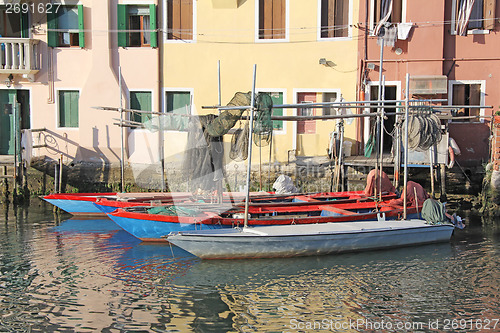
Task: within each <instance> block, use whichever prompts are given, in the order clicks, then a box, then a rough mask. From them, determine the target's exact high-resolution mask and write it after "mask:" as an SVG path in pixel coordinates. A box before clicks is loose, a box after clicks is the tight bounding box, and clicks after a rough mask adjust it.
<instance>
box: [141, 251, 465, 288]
mask: <svg viewBox="0 0 500 333" xmlns="http://www.w3.org/2000/svg"><path fill="white" fill-rule="evenodd" d="M142 244H148V243H142ZM174 248H175V246H174ZM164 255H166V256H167V257H168V258H169V257H170V253H169V251H165V252H164ZM454 255H455V253H454V251H453V246H452V245H450V243H438V244H426V245H421V246H418V247H405V248H395V249H385V250H378V251H367V252H350V253H341V254H338V255H326V256H315V257H295V258H288V259H287V260H283V259H281V258H267V259H262V260H248V259H239V260H198V261H196V262H195V263H194V264H193V266H192V267H191V268H190V269H189V271H188V272H186V274H184V275H182V276H179V277H178V278H177V279H176V281H175V283H176V285H178V286H179V287H196V286H199V287H201V286H205V287H207V286H212V287H213V286H225V285H232V286H238V285H241V286H246V285H248V284H249V283H250V284H258V285H261V284H264V285H266V284H269V283H272V282H273V281H275V282H276V281H282V280H283V279H285V280H286V281H292V280H295V279H301V278H303V277H307V276H315V275H318V273H320V272H321V273H322V275H321V276H323V275H325V274H326V275H341V276H353V275H356V274H362V272H365V273H366V274H369V272H370V271H372V270H373V268H374V267H377V268H378V271H380V269H382V270H383V269H384V268H385V269H390V270H393V269H394V267H401V268H402V269H403V268H404V269H407V268H408V267H413V269H416V270H419V269H422V270H427V269H428V266H436V267H440V266H441V265H442V264H441V263H442V262H444V261H446V260H448V259H449V258H450V257H452V256H454ZM391 266H392V268H391ZM221 272H224V274H221Z"/></svg>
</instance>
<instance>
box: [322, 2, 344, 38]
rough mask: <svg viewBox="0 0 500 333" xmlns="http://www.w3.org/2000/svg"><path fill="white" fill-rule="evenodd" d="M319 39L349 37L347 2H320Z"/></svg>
mask: <svg viewBox="0 0 500 333" xmlns="http://www.w3.org/2000/svg"><path fill="white" fill-rule="evenodd" d="M320 13H321V38H334V37H349V0H321V9H320Z"/></svg>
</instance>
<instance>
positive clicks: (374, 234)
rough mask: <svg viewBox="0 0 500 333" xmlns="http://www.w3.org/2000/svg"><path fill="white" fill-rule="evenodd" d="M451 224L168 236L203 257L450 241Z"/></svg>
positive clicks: (357, 225) (316, 227) (327, 251)
mask: <svg viewBox="0 0 500 333" xmlns="http://www.w3.org/2000/svg"><path fill="white" fill-rule="evenodd" d="M453 229H454V226H453V225H452V224H440V225H430V224H427V223H426V221H424V220H420V219H409V220H402V221H385V220H379V221H372V222H337V223H322V224H314V225H285V226H283V225H280V226H264V227H256V228H232V229H220V230H195V231H181V232H176V233H170V234H169V235H167V236H165V237H166V238H167V240H168V241H169V242H170V243H172V244H174V245H176V246H178V247H180V248H182V249H184V250H186V251H188V252H190V253H192V254H194V255H195V256H197V257H200V258H202V259H241V258H271V257H296V256H297V257H298V256H312V255H324V254H330V253H340V252H354V251H365V250H373V249H383V248H392V247H401V246H410V245H418V244H428V243H437V242H446V241H449V240H450V237H451V235H452V233H453Z"/></svg>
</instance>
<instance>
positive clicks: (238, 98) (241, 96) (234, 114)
mask: <svg viewBox="0 0 500 333" xmlns="http://www.w3.org/2000/svg"><path fill="white" fill-rule="evenodd" d="M245 105H250V93H242V92H237V93H236V94H234V96H233V98H232V99H231V101H230V102H229V103H227V106H245ZM243 112H245V110H226V111H224V112H221V114H220V115H219V116H218V117H217V118H215V119H214V120H213V121H212V122H210V123H209V124H207V128H206V130H207V132H208V134H210V135H211V136H222V135H224V134H226V133H227V132H229V130H230V129H231V128H233V126H234V125H235V124H236V122H237V121H238V120H240V118H241V115H242V114H243Z"/></svg>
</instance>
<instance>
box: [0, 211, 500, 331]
mask: <svg viewBox="0 0 500 333" xmlns="http://www.w3.org/2000/svg"><path fill="white" fill-rule="evenodd" d="M4 216H5V218H4V219H3V220H0V221H1V224H0V264H1V265H0V313H1V314H2V316H1V318H0V331H16V332H23V331H41V332H47V331H68V332H73V331H78V332H94V331H101V332H117V331H122V332H125V331H144V332H146V331H160V332H163V331H165V332H166V331H177V332H188V331H195V332H257V331H258V332H264V331H291V332H296V331H307V330H311V331H313V330H320V329H324V330H328V331H356V330H358V331H380V330H382V331H388V332H391V331H394V332H396V331H401V329H399V330H398V329H396V325H397V324H398V323H402V324H406V325H414V326H413V327H411V328H410V329H408V327H405V328H406V329H405V330H406V331H428V330H429V329H430V328H433V327H431V324H432V325H434V324H438V325H439V327H438V328H439V329H438V330H436V331H443V330H445V327H444V325H445V320H446V319H448V320H453V319H456V320H462V319H464V320H469V319H471V320H484V319H488V318H489V319H493V318H499V317H500V313H499V310H498V309H499V308H500V304H499V299H500V297H499V296H500V292H499V287H498V286H499V281H500V271H499V267H500V266H499V264H500V260H499V256H498V254H499V253H498V252H499V245H500V238H499V236H500V232H499V229H498V223H497V222H496V221H494V222H491V221H488V222H485V221H481V220H480V219H478V218H475V217H469V219H470V223H469V227H468V228H467V229H465V230H463V231H457V232H456V233H455V235H454V236H453V238H452V241H451V242H450V243H443V244H433V245H425V246H418V247H408V248H399V249H393V250H384V251H372V252H363V253H347V254H342V255H330V256H322V257H304V258H289V259H261V260H234V261H224V260H218V261H201V260H199V259H197V258H196V257H193V256H192V255H190V254H189V253H187V252H185V251H183V250H181V249H179V248H177V247H175V246H170V245H168V244H160V243H141V242H140V241H139V240H137V239H136V238H134V237H133V236H131V235H129V234H128V233H126V232H125V231H124V230H122V229H121V228H120V227H118V226H117V225H116V224H114V223H113V222H112V221H111V220H108V219H101V220H82V219H75V218H69V216H67V217H68V219H63V220H62V221H61V219H60V217H58V216H54V215H53V213H52V208H51V206H50V205H48V206H46V205H44V204H42V203H35V204H32V205H31V206H30V207H28V208H22V209H18V210H16V211H13V210H12V209H10V210H9V211H8V212H7V213H6V214H4ZM349 322H351V323H352V322H354V323H355V324H356V325H357V326H355V327H354V328H353V327H352V326H351V327H349V328H348V329H345V326H342V324H346V323H349ZM382 323H386V325H387V323H390V324H391V325H393V327H390V328H389V327H387V326H385V327H380V325H381V324H382ZM370 325H371V326H370ZM376 325H379V326H376ZM419 325H420V326H419ZM499 325H500V324H499ZM497 328H500V327H498V326H497ZM497 330H498V329H497ZM454 331H463V332H470V331H475V328H472V329H471V327H464V328H463V329H461V328H460V327H458V328H457V329H454Z"/></svg>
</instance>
